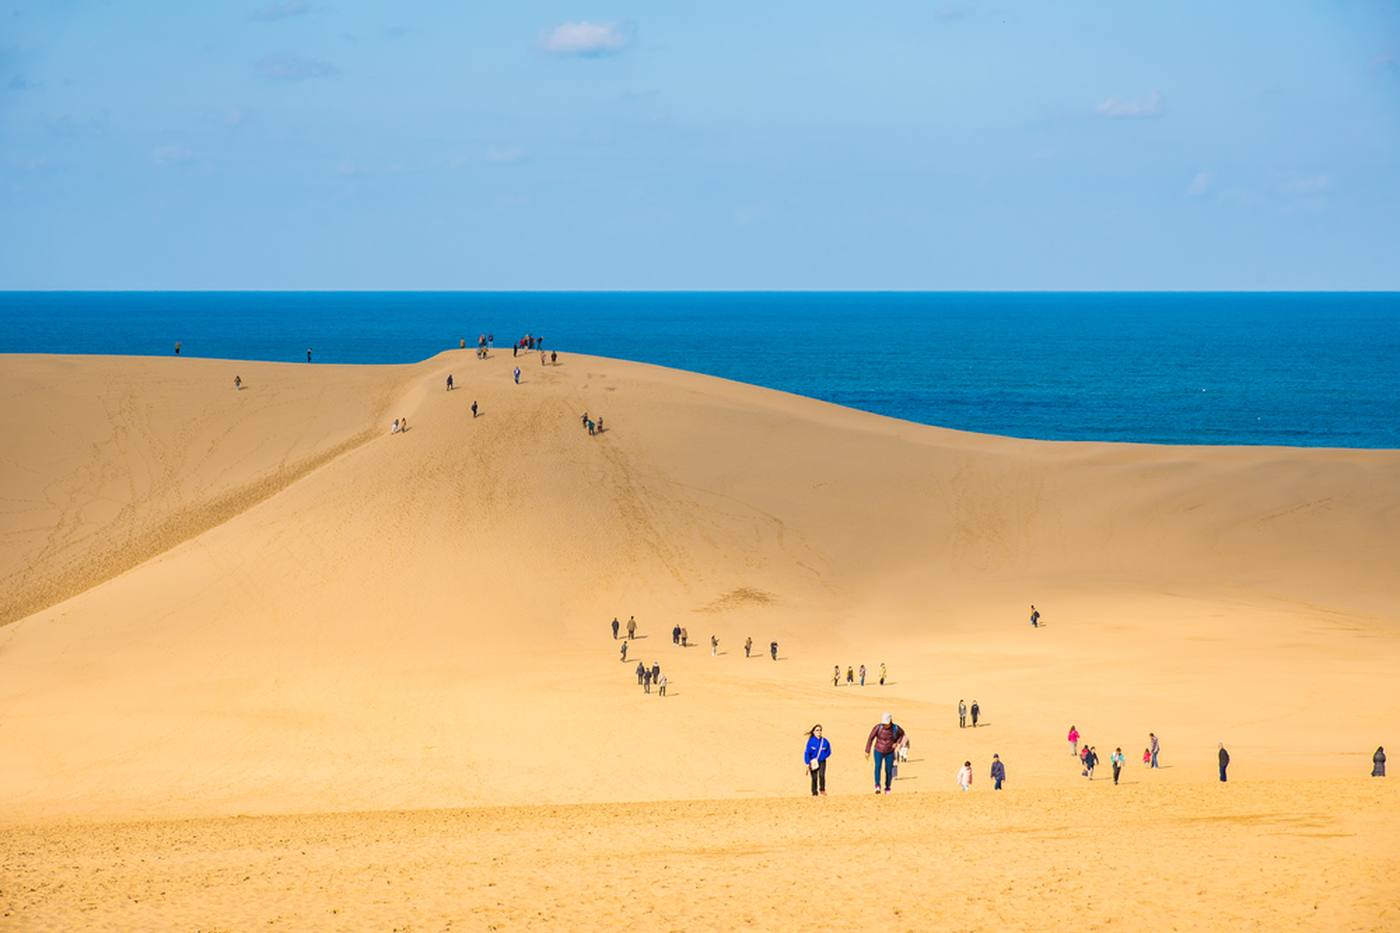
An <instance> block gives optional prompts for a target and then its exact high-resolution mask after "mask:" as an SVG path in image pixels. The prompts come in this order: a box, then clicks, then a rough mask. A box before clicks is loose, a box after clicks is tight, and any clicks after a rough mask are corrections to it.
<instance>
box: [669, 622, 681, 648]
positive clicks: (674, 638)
mask: <svg viewBox="0 0 1400 933" xmlns="http://www.w3.org/2000/svg"><path fill="white" fill-rule="evenodd" d="M680 643H681V624H680V623H679V622H677V623H676V626H675V628H673V629H671V644H673V645H679V644H680Z"/></svg>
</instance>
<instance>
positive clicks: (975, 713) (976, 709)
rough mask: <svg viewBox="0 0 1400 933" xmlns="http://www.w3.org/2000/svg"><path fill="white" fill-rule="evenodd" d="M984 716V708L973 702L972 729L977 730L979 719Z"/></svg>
mask: <svg viewBox="0 0 1400 933" xmlns="http://www.w3.org/2000/svg"><path fill="white" fill-rule="evenodd" d="M980 715H982V707H980V706H978V705H977V701H976V700H973V701H972V728H974V729H976V728H977V717H978V716H980Z"/></svg>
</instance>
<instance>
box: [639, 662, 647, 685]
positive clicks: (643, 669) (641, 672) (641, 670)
mask: <svg viewBox="0 0 1400 933" xmlns="http://www.w3.org/2000/svg"><path fill="white" fill-rule="evenodd" d="M646 670H647V668H646V665H645V664H643V663H642V662H641V661H638V662H637V686H639V687H640V686H641V685H642V676H643V675H644V674H646Z"/></svg>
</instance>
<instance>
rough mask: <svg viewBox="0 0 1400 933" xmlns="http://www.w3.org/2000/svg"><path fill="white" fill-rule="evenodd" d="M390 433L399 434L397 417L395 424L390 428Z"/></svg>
mask: <svg viewBox="0 0 1400 933" xmlns="http://www.w3.org/2000/svg"><path fill="white" fill-rule="evenodd" d="M389 433H390V434H398V433H399V419H397V418H395V419H394V424H393V426H392V427H390V428H389Z"/></svg>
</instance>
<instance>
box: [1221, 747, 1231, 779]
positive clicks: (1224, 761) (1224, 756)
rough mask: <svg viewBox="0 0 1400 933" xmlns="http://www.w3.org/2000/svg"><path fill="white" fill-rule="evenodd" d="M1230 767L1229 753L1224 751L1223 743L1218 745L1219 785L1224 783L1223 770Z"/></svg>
mask: <svg viewBox="0 0 1400 933" xmlns="http://www.w3.org/2000/svg"><path fill="white" fill-rule="evenodd" d="M1228 767H1230V753H1229V752H1227V751H1225V743H1224V742H1221V743H1220V783H1221V784H1224V783H1225V769H1226V768H1228Z"/></svg>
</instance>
